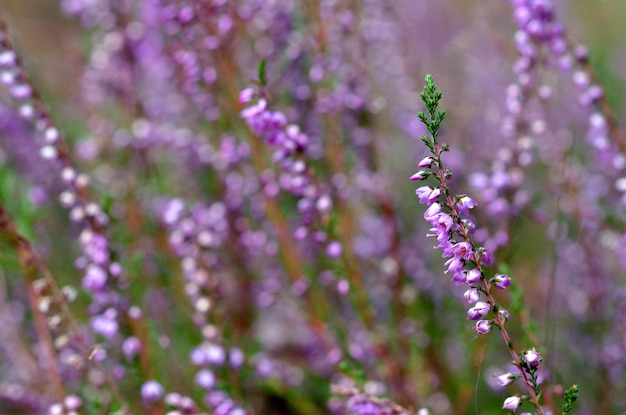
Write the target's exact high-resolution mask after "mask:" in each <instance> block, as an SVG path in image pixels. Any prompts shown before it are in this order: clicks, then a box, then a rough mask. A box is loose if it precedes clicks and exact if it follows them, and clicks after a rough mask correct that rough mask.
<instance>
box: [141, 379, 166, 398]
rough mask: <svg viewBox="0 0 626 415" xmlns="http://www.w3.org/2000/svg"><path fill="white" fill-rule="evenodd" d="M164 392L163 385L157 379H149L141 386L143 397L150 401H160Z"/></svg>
mask: <svg viewBox="0 0 626 415" xmlns="http://www.w3.org/2000/svg"><path fill="white" fill-rule="evenodd" d="M164 393H165V390H164V389H163V386H161V384H160V383H159V382H157V381H156V380H149V381H147V382H145V383H144V384H143V385H142V386H141V398H142V399H143V400H144V401H145V402H148V403H155V402H159V401H160V400H161V399H163V394H164Z"/></svg>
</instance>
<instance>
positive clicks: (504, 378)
mask: <svg viewBox="0 0 626 415" xmlns="http://www.w3.org/2000/svg"><path fill="white" fill-rule="evenodd" d="M515 379H516V377H515V375H513V374H512V373H505V374H503V375H500V376H497V377H496V383H497V384H498V385H499V386H502V387H505V386H508V385H510V384H511V383H513V381H514V380H515Z"/></svg>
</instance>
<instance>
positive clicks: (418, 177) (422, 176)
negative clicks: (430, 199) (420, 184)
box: [409, 170, 429, 180]
mask: <svg viewBox="0 0 626 415" xmlns="http://www.w3.org/2000/svg"><path fill="white" fill-rule="evenodd" d="M428 176H429V173H428V172H426V171H424V170H420V171H418V172H417V173H415V174H414V175H412V176H411V177H409V180H424V179H425V178H427V177H428Z"/></svg>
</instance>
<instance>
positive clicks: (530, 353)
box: [522, 349, 541, 369]
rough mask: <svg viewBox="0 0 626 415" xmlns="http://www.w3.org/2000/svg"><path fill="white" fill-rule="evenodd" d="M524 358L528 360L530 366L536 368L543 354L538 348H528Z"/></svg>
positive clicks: (525, 360)
mask: <svg viewBox="0 0 626 415" xmlns="http://www.w3.org/2000/svg"><path fill="white" fill-rule="evenodd" d="M522 358H523V360H524V362H526V364H527V365H528V367H529V368H531V369H535V368H536V367H537V366H539V363H541V355H540V354H539V352H538V351H536V350H534V349H533V350H527V351H526V352H525V353H524V354H523V355H522Z"/></svg>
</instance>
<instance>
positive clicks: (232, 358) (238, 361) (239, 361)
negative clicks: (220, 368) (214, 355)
mask: <svg viewBox="0 0 626 415" xmlns="http://www.w3.org/2000/svg"><path fill="white" fill-rule="evenodd" d="M245 358H246V357H245V355H244V354H243V351H242V350H241V349H240V348H238V347H231V348H230V350H229V351H228V362H229V363H230V367H231V368H233V369H238V368H240V367H241V366H242V365H243V362H244V360H245Z"/></svg>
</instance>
